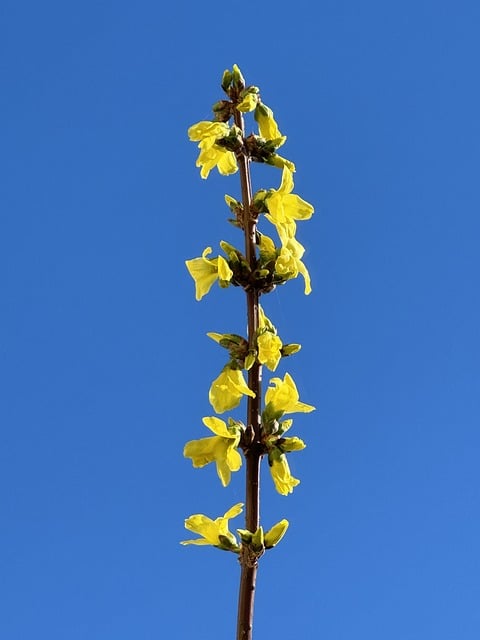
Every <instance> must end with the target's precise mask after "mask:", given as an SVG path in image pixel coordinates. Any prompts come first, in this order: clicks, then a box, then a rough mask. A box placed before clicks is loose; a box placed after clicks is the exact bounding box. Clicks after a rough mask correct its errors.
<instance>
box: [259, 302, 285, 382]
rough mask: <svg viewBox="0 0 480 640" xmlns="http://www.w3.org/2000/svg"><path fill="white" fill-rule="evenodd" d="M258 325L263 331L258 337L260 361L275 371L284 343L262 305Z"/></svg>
mask: <svg viewBox="0 0 480 640" xmlns="http://www.w3.org/2000/svg"><path fill="white" fill-rule="evenodd" d="M258 327H259V330H260V332H261V333H260V334H259V336H258V338H257V347H258V361H259V362H260V364H264V365H266V366H267V367H268V368H269V369H270V371H275V369H276V368H277V366H278V363H279V362H280V358H281V357H282V354H281V349H282V347H283V344H282V341H281V340H280V338H279V337H278V336H277V333H276V330H275V327H274V326H273V324H272V323H271V322H270V320H269V319H268V318H267V316H266V315H265V313H264V311H263V309H262V307H261V306H259V319H258Z"/></svg>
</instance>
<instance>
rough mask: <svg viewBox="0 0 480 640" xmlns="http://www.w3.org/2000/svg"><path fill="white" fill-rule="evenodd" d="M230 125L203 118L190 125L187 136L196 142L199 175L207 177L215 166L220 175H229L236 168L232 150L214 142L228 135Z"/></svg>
mask: <svg viewBox="0 0 480 640" xmlns="http://www.w3.org/2000/svg"><path fill="white" fill-rule="evenodd" d="M229 133H230V127H229V126H228V124H226V123H225V122H211V121H210V120H203V121H201V122H197V123H196V124H194V125H192V126H191V127H190V129H189V130H188V137H189V138H190V140H193V141H194V142H198V143H199V144H198V148H199V149H200V154H199V156H198V158H197V162H196V166H197V167H201V169H200V175H201V176H202V178H208V174H209V173H210V171H211V170H212V169H213V168H214V167H217V169H218V171H219V173H221V174H222V175H224V176H226V175H230V174H232V173H235V172H236V171H237V170H238V166H237V160H236V158H235V154H234V153H233V151H229V150H228V149H225V148H224V147H220V146H219V145H217V144H216V142H217V140H219V139H220V138H224V137H225V136H228V134H229Z"/></svg>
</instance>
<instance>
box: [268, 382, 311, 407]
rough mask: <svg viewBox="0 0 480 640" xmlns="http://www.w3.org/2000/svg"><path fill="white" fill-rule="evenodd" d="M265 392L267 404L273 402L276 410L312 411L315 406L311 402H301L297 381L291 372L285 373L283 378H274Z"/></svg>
mask: <svg viewBox="0 0 480 640" xmlns="http://www.w3.org/2000/svg"><path fill="white" fill-rule="evenodd" d="M270 384H273V387H268V389H267V391H266V393H265V404H266V405H268V404H269V403H272V407H273V410H274V411H282V412H283V413H297V412H300V413H310V411H314V409H315V407H313V406H312V405H311V404H305V403H304V402H299V395H298V391H297V387H296V386H295V382H294V381H293V378H292V376H291V375H290V374H289V373H286V374H285V377H284V378H283V380H282V379H281V378H272V379H271V380H270Z"/></svg>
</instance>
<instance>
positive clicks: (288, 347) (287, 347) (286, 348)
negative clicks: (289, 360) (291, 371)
mask: <svg viewBox="0 0 480 640" xmlns="http://www.w3.org/2000/svg"><path fill="white" fill-rule="evenodd" d="M301 348H302V345H301V344H295V343H292V344H284V345H283V347H282V349H281V353H282V356H284V357H287V356H293V354H294V353H298V352H299V351H300V349H301Z"/></svg>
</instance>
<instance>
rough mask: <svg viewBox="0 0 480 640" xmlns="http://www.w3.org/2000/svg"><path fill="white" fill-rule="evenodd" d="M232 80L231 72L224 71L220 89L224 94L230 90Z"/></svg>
mask: <svg viewBox="0 0 480 640" xmlns="http://www.w3.org/2000/svg"><path fill="white" fill-rule="evenodd" d="M232 79H233V74H232V72H231V71H230V70H229V69H225V71H224V72H223V76H222V89H223V90H224V91H225V93H228V89H229V88H230V85H231V83H232Z"/></svg>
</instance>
